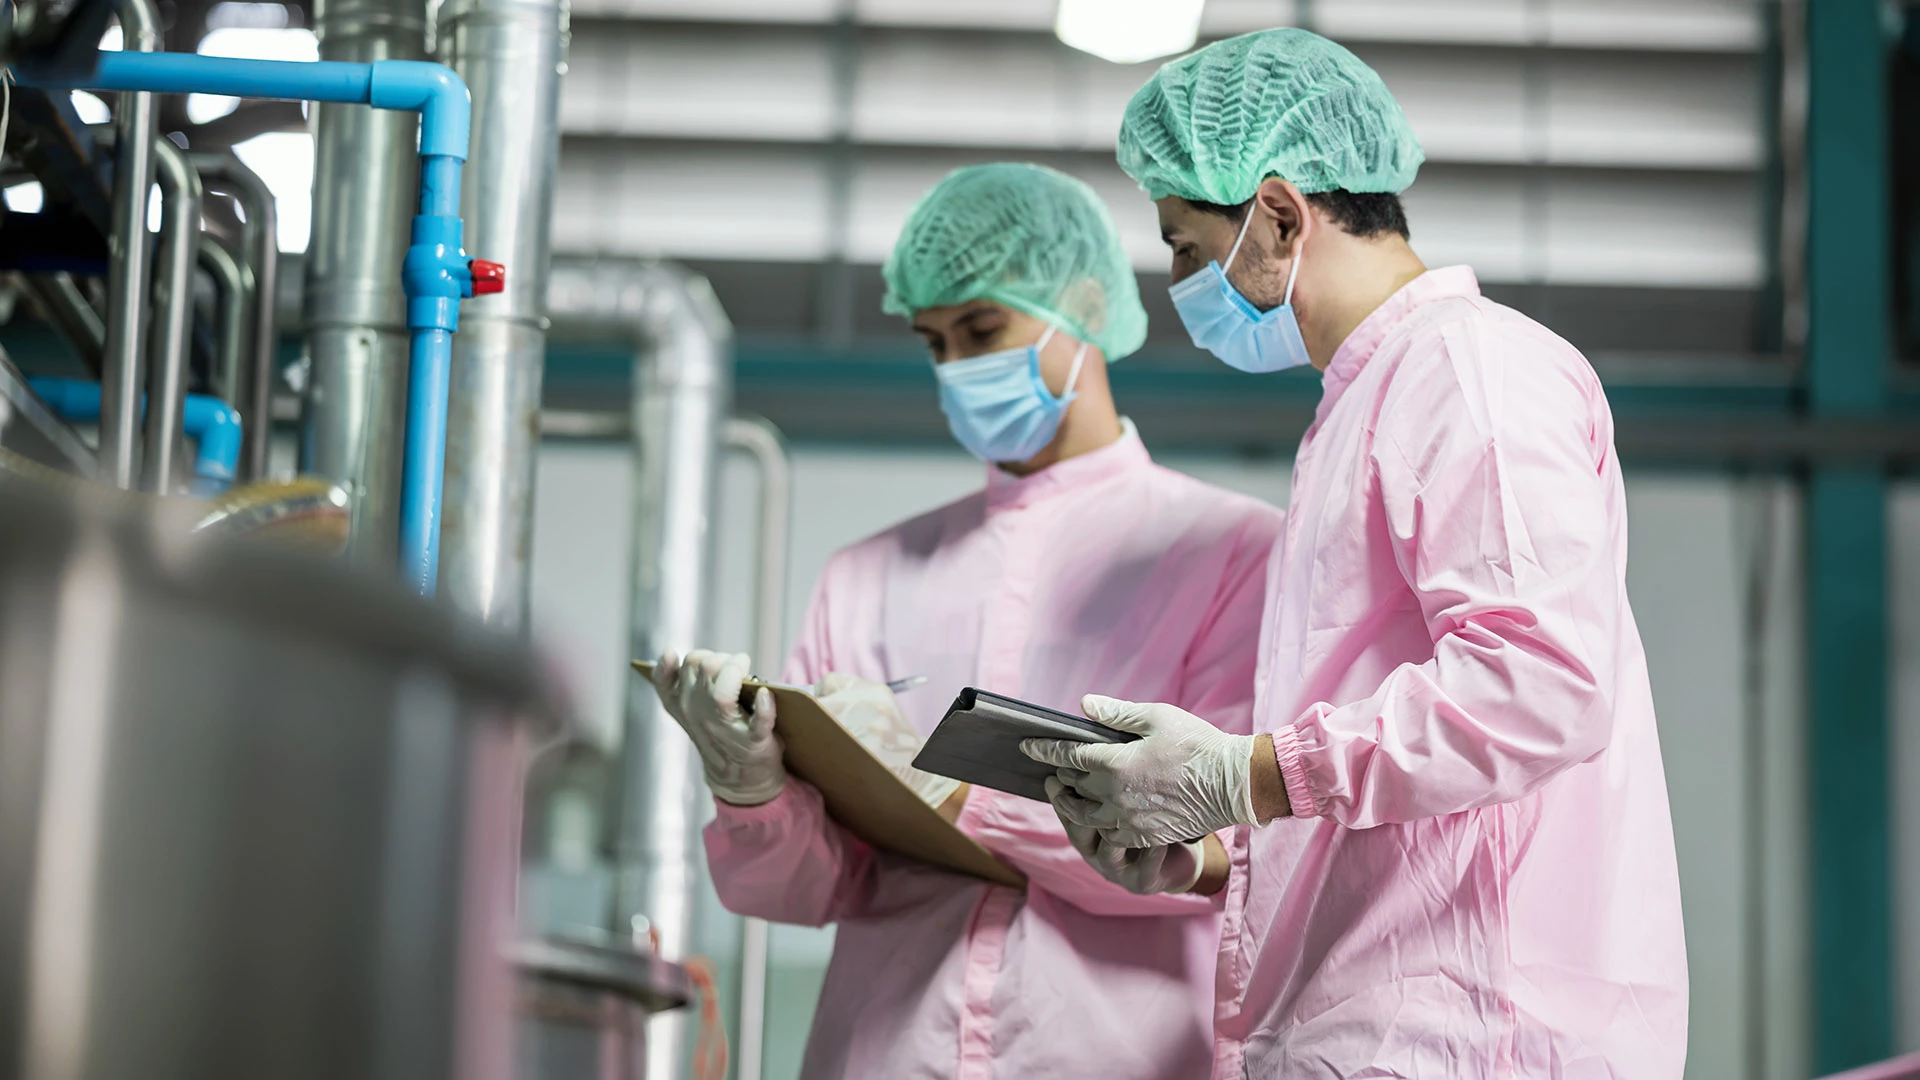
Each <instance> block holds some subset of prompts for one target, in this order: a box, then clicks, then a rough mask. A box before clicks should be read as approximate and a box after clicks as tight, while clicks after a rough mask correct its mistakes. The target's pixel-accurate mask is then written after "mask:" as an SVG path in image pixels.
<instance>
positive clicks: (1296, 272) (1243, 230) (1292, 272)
mask: <svg viewBox="0 0 1920 1080" xmlns="http://www.w3.org/2000/svg"><path fill="white" fill-rule="evenodd" d="M1254 208H1255V204H1254V203H1251V202H1249V203H1248V204H1247V216H1246V218H1245V219H1243V220H1242V221H1241V222H1240V235H1239V236H1237V237H1235V238H1234V240H1233V250H1231V251H1229V252H1227V261H1226V263H1225V264H1224V265H1223V266H1221V267H1220V273H1221V274H1222V275H1223V276H1224V275H1225V274H1226V272H1227V271H1228V270H1230V269H1232V268H1233V260H1234V257H1235V256H1237V255H1239V254H1240V245H1241V244H1243V243H1245V242H1246V239H1247V226H1249V225H1251V224H1253V214H1254ZM1306 240H1307V238H1306V237H1305V236H1302V237H1301V238H1300V240H1299V241H1298V243H1299V245H1300V247H1302V248H1304V247H1306ZM1299 276H1300V255H1299V253H1298V252H1296V253H1295V254H1294V256H1293V265H1292V266H1289V267H1288V268H1287V291H1286V295H1285V296H1283V297H1282V298H1281V300H1280V306H1281V307H1287V306H1289V305H1291V304H1292V303H1293V283H1294V280H1295V279H1296V278H1298V277H1299Z"/></svg>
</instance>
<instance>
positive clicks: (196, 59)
mask: <svg viewBox="0 0 1920 1080" xmlns="http://www.w3.org/2000/svg"><path fill="white" fill-rule="evenodd" d="M14 81H15V82H18V83H20V84H21V85H23V86H38V87H42V88H47V89H56V88H58V89H69V90H150V91H153V92H154V93H160V94H221V95H224V96H226V97H251V98H281V99H283V100H288V101H342V102H349V103H357V104H361V105H372V106H374V107H375V108H380V109H399V110H402V111H405V112H417V113H419V114H420V153H421V154H422V155H423V156H424V155H438V156H443V157H451V158H456V159H458V160H460V161H465V160H466V158H467V135H468V130H469V128H470V127H471V126H472V123H473V106H472V100H471V99H470V98H469V97H468V95H467V84H466V83H464V82H461V81H460V76H458V75H456V74H454V72H453V69H451V68H449V67H447V66H446V65H444V64H433V63H428V62H426V61H424V60H376V61H374V62H373V63H371V64H354V63H346V62H343V61H338V60H307V61H302V60H234V59H230V58H227V57H223V56H201V55H199V54H197V53H168V52H154V53H141V52H104V53H101V54H100V63H99V67H98V68H97V69H96V70H95V71H94V72H93V73H92V74H90V75H81V76H79V77H77V78H76V77H73V76H64V77H62V76H49V77H46V78H41V77H39V76H38V74H37V73H36V72H35V71H34V70H33V69H32V68H24V69H20V70H16V71H15V72H14Z"/></svg>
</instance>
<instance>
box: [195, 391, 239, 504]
mask: <svg viewBox="0 0 1920 1080" xmlns="http://www.w3.org/2000/svg"><path fill="white" fill-rule="evenodd" d="M180 426H181V429H182V430H183V431H185V432H186V433H187V436H188V437H189V438H191V439H193V440H194V444H195V445H196V446H198V447H199V452H198V453H197V454H196V455H195V457H194V461H193V493H194V494H195V495H218V494H220V493H221V492H223V491H225V490H227V488H228V487H229V486H230V485H232V483H233V472H234V469H235V467H236V466H237V465H238V464H239V461H240V444H241V443H242V442H243V441H244V440H243V439H242V434H243V432H242V429H241V423H240V412H239V410H237V409H235V408H234V407H233V406H231V405H229V404H227V403H226V402H224V401H221V400H220V399H219V398H217V397H212V396H209V395H207V394H188V395H187V404H186V409H185V410H184V412H183V413H182V415H181V422H180Z"/></svg>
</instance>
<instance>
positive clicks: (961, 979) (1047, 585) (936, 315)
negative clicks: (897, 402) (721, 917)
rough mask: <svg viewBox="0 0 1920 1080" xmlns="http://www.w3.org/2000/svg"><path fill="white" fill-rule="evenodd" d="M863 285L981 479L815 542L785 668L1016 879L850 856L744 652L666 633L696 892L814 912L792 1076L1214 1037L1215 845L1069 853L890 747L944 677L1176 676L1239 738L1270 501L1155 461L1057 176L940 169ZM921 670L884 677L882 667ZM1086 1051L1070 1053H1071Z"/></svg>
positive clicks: (985, 1068) (1125, 325)
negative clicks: (881, 528)
mask: <svg viewBox="0 0 1920 1080" xmlns="http://www.w3.org/2000/svg"><path fill="white" fill-rule="evenodd" d="M886 278H887V285H888V297H887V307H888V310H890V311H893V312H896V313H899V314H903V315H906V316H908V317H910V318H911V319H912V323H913V327H914V329H915V330H916V331H918V332H919V333H920V335H921V336H922V337H923V338H925V339H926V342H927V346H928V348H929V350H930V351H931V353H932V357H933V365H934V374H935V376H936V378H937V380H938V383H939V386H940V396H941V406H942V408H943V410H944V411H945V412H946V414H947V417H948V421H949V424H950V426H951V427H952V429H953V434H954V436H955V438H956V439H957V440H958V441H959V442H960V443H961V444H962V445H963V446H965V447H967V448H968V449H969V450H971V451H973V452H974V453H975V454H976V455H977V456H979V457H981V458H983V459H984V460H986V461H987V462H988V463H989V466H988V468H987V472H986V487H985V488H984V489H983V490H981V491H979V492H976V493H975V494H973V495H970V496H968V497H966V498H964V499H961V500H960V501H958V502H955V503H951V504H949V505H947V506H943V507H941V508H939V509H937V510H934V511H932V512H930V513H927V514H924V515H922V516H920V517H917V518H914V519H913V520H910V521H907V522H904V523H902V524H900V525H897V526H895V527H893V528H891V529H888V530H887V531H885V532H882V533H880V534H879V535H877V536H874V537H871V538H869V539H866V540H863V541H861V542H859V543H857V544H854V545H852V546H851V547H848V548H845V549H843V550H841V551H840V552H838V553H837V554H836V555H834V557H833V558H832V560H831V561H830V562H829V563H828V564H827V567H826V569H825V570H824V571H823V573H822V574H821V577H820V581H819V583H818V585H817V586H816V588H815V591H814V597H813V603H812V605H811V607H810V608H809V610H808V612H807V614H806V619H805V625H804V628H803V629H802V632H801V638H800V642H799V644H798V646H797V647H796V648H795V649H794V651H793V654H792V656H791V657H790V659H789V660H788V662H787V666H786V668H785V671H784V674H783V678H784V680H785V681H787V682H790V683H800V684H815V683H817V684H818V687H817V692H818V693H819V694H820V695H821V697H822V700H823V701H824V702H825V703H826V705H827V707H828V709H829V711H831V712H833V713H834V715H835V716H836V718H837V719H839V720H840V721H841V723H843V724H844V725H846V726H847V727H848V728H849V729H850V730H852V731H853V732H854V733H855V734H856V735H858V736H859V737H860V738H861V740H862V741H863V743H865V744H866V745H867V746H868V747H869V748H870V749H872V750H873V751H874V752H875V754H876V755H877V756H879V757H881V758H882V760H885V761H888V762H889V763H890V764H892V765H893V766H894V768H895V769H896V771H897V772H898V773H899V774H900V775H901V776H902V777H903V778H904V779H906V780H907V781H908V783H909V784H911V785H912V786H913V788H914V789H915V790H916V791H917V792H918V793H920V795H921V797H922V798H923V799H924V800H926V801H927V802H928V803H929V804H930V805H933V806H935V807H938V808H940V809H941V811H942V812H943V813H944V814H945V815H947V816H948V818H949V820H952V821H954V822H955V823H956V824H957V825H958V826H959V827H960V828H961V829H962V830H963V831H965V832H966V833H967V834H968V835H970V836H972V837H973V838H975V839H976V840H978V841H979V842H980V843H981V844H983V845H985V846H986V847H987V848H988V849H989V850H991V851H992V852H994V853H995V854H996V855H998V856H999V857H1000V858H1001V859H1002V860H1003V861H1005V862H1006V863H1007V864H1009V865H1010V866H1012V867H1014V868H1015V869H1017V870H1019V871H1020V872H1021V873H1023V874H1025V875H1026V877H1027V881H1028V885H1027V887H1026V888H1025V889H1024V890H1022V889H1012V888H1007V887H1004V886H996V885H988V884H985V883H983V882H981V881H978V880H975V879H972V878H966V877H961V876H957V875H954V874H950V873H945V872H941V871H937V870H933V869H931V868H929V867H925V866H922V865H918V864H915V863H911V862H908V861H906V860H903V859H900V858H898V857H895V856H892V855H890V854H887V853H884V852H879V851H875V850H873V849H871V848H869V847H867V846H866V845H864V844H862V843H861V842H860V841H858V840H856V839H855V838H853V837H852V836H851V835H849V834H848V833H847V832H846V831H845V830H843V829H841V828H840V827H839V826H838V825H836V824H835V823H834V822H833V821H832V820H831V819H829V818H828V817H827V816H826V814H825V813H824V811H823V809H822V805H821V800H820V795H819V793H818V792H817V791H815V790H814V789H813V788H812V787H810V786H809V785H807V784H806V783H805V782H803V781H801V780H799V779H797V778H792V777H789V776H787V775H786V774H785V771H784V769H783V768H782V767H781V764H780V748H779V745H778V740H777V739H776V738H775V736H774V735H773V733H772V726H773V721H774V713H773V701H772V698H771V696H770V695H767V694H766V693H765V692H764V691H763V692H762V693H761V694H760V695H758V697H757V700H756V701H754V702H752V703H751V711H750V713H743V711H742V709H741V708H740V706H739V698H740V688H741V680H742V678H743V677H744V676H745V675H746V674H747V672H748V670H749V665H748V660H747V658H746V657H744V656H725V655H721V654H716V653H706V652H696V653H693V654H691V655H689V656H688V657H687V658H686V660H685V662H684V663H676V662H675V658H674V657H672V656H671V655H668V656H666V657H663V658H662V660H661V664H660V667H659V669H658V670H657V672H656V676H655V680H656V685H657V686H658V687H659V688H660V691H661V695H662V698H663V699H664V700H666V701H667V703H668V710H669V711H670V712H672V713H673V714H674V716H675V717H676V719H678V720H679V721H680V723H681V724H682V726H683V727H685V728H686V729H687V732H688V734H689V735H690V736H692V738H693V739H694V741H695V743H696V745H698V746H699V748H700V751H701V757H702V760H703V762H704V763H705V766H706V772H707V780H708V785H709V787H711V788H712V789H713V792H714V794H715V796H716V802H717V813H716V817H715V819H714V821H713V823H712V824H711V825H710V826H709V827H708V829H707V834H706V836H707V856H708V861H709V863H710V865H711V868H712V874H713V880H714V884H715V886H716V887H717V889H718V891H719V894H720V897H721V899H722V900H723V901H724V902H725V903H726V905H727V906H728V907H729V908H730V909H732V910H734V911H737V912H740V913H742V914H748V915H757V916H760V917H762V918H767V919H774V920H778V921H781V922H789V923H802V924H807V925H814V926H818V925H822V924H826V923H834V924H837V927H838V930H837V935H836V937H835V942H834V952H833V959H832V962H831V965H830V966H829V968H828V971H827V978H826V984H825V986H824V988H823V989H822V991H821V996H820V1003H819V1011H818V1012H817V1014H816V1016H815V1020H814V1027H813V1031H812V1034H811V1036H810V1038H809V1040H808V1044H807V1050H806V1057H805V1061H804V1064H803V1067H802V1070H801V1073H802V1075H803V1076H804V1077H807V1078H810V1080H826V1078H842V1077H845V1078H857V1080H881V1078H885V1080H909V1078H913V1080H921V1078H924V1080H934V1078H959V1080H990V1078H998V1080H1026V1078H1040V1077H1046V1078H1050V1080H1074V1078H1087V1080H1095V1078H1098V1080H1164V1078H1172V1077H1192V1076H1198V1075H1202V1074H1204V1073H1205V1071H1206V1070H1207V1068H1208V1065H1209V1062H1210V1061H1211V1059H1212V1049H1211V1039H1212V1021H1213V1015H1212V994H1213V969H1214V958H1215V954H1216V949H1217V945H1218V942H1219V931H1220V922H1219V907H1218V901H1217V899H1215V898H1213V897H1211V896H1210V895H1209V894H1215V893H1218V891H1219V889H1220V887H1221V886H1222V885H1223V884H1224V883H1225V880H1226V875H1227V853H1226V850H1225V848H1224V846H1223V845H1222V844H1221V843H1220V841H1218V840H1216V839H1212V838H1209V839H1208V840H1207V841H1206V842H1205V843H1204V844H1202V843H1195V844H1186V845H1178V846H1175V847H1170V848H1168V849H1166V850H1165V851H1164V852H1163V853H1162V855H1161V857H1160V858H1157V859H1154V860H1150V861H1139V860H1136V862H1135V865H1133V866H1132V867H1131V875H1132V876H1131V877H1130V878H1128V881H1129V883H1130V884H1131V885H1132V886H1133V888H1134V889H1136V890H1145V889H1146V888H1147V886H1148V885H1149V883H1151V886H1152V890H1153V891H1151V892H1147V893H1146V894H1145V895H1141V894H1139V893H1138V892H1136V891H1133V890H1130V889H1128V888H1123V887H1120V886H1118V885H1115V884H1113V883H1110V882H1109V881H1107V880H1105V879H1104V878H1102V877H1101V875H1100V874H1098V873H1096V872H1095V871H1094V870H1092V869H1090V868H1089V867H1088V865H1087V864H1086V863H1085V862H1084V861H1083V860H1082V859H1081V857H1080V855H1079V854H1077V853H1076V852H1075V850H1074V848H1073V847H1072V846H1071V844H1070V843H1069V842H1068V840H1067V837H1066V834H1065V832H1064V831H1063V829H1062V827H1061V825H1060V823H1059V821H1058V820H1057V819H1056V817H1055V815H1054V811H1053V809H1052V807H1050V806H1048V805H1047V804H1046V803H1042V802H1033V801H1029V800H1024V799H1020V798H1016V797H1013V796H1009V795H1003V794H1001V793H999V792H996V791H990V790H985V789H979V788H972V789H969V788H967V787H964V786H960V785H958V784H956V783H954V782H953V781H951V780H944V779H942V778H940V777H934V776H929V775H926V774H924V773H919V772H917V771H915V770H913V769H912V768H911V766H910V765H909V764H908V762H910V761H911V760H912V757H913V755H914V753H915V752H916V751H917V749H918V747H919V745H920V742H921V740H922V738H923V737H924V736H925V734H926V733H927V732H929V731H930V730H932V728H933V726H934V724H935V723H936V722H938V720H939V719H940V717H941V715H942V713H943V711H944V709H945V707H946V705H947V703H948V701H949V700H950V699H951V697H952V695H953V693H954V692H955V691H957V690H958V689H959V688H960V687H962V686H967V685H973V686H979V687H983V688H986V689H990V690H995V691H998V692H1000V693H1004V694H1009V695H1013V696H1016V697H1020V698H1024V699H1026V700H1029V701H1034V702H1038V703H1040V704H1044V705H1050V706H1053V707H1056V708H1069V709H1070V708H1073V707H1075V705H1076V704H1077V703H1078V702H1079V700H1080V697H1081V695H1083V694H1085V693H1086V692H1087V691H1089V690H1092V689H1094V688H1103V689H1107V690H1109V691H1113V690H1114V689H1115V688H1119V692H1125V693H1128V694H1131V695H1133V696H1136V697H1140V698H1144V699H1151V700H1167V701H1176V702H1179V703H1181V705H1183V706H1184V707H1186V708H1189V709H1192V710H1194V711H1195V712H1197V713H1200V714H1201V715H1204V716H1206V717H1207V718H1208V720H1209V721H1211V722H1213V723H1216V724H1219V725H1220V727H1221V728H1222V729H1223V730H1226V731H1233V732H1241V733H1245V732H1248V731H1251V730H1252V729H1251V727H1250V726H1249V721H1250V708H1251V704H1252V697H1253V675H1254V644H1255V640H1256V637H1257V633H1258V628H1259V621H1260V609H1261V605H1262V603H1263V597H1264V591H1265V589H1264V586H1265V568H1266V565H1267V561H1268V556H1269V553H1270V551H1271V549H1272V547H1273V544H1274V541H1275V540H1276V538H1277V536H1278V533H1279V529H1280V522H1281V518H1280V515H1279V513H1278V512H1277V511H1275V510H1274V509H1273V508H1271V507H1268V506H1266V505H1264V504H1261V503H1259V502H1257V501H1255V500H1252V499H1248V498H1244V497H1241V496H1238V495H1234V494H1230V493H1228V492H1225V491H1221V490H1219V489H1216V488H1213V487H1210V486H1208V485H1205V484H1202V483H1199V482H1198V481H1195V480H1193V479H1191V478H1189V477H1186V476H1182V475H1180V474H1178V473H1174V472H1171V471H1168V470H1166V469H1163V468H1160V467H1159V466H1156V465H1155V464H1153V462H1152V460H1151V459H1150V458H1149V457H1148V455H1147V451H1146V448H1145V447H1144V446H1142V445H1141V442H1140V439H1139V436H1138V435H1137V434H1135V433H1134V431H1133V429H1132V427H1131V425H1129V424H1127V423H1126V422H1125V421H1123V420H1122V419H1121V418H1120V417H1119V416H1118V414H1117V413H1116V412H1115V408H1114V403H1113V398H1112V396H1111V394H1110V393H1109V391H1108V385H1107V378H1106V362H1107V361H1108V360H1112V359H1117V358H1119V357H1121V356H1124V355H1126V354H1127V353H1130V352H1132V351H1133V350H1135V349H1137V348H1138V347H1139V346H1140V343H1141V341H1142V340H1143V338H1144V336H1145V325H1146V315H1145V312H1144V310H1142V309H1141V307H1140V301H1139V295H1138V292H1137V288H1136V285H1135V279H1134V274H1133V269H1132V267H1131V265H1130V264H1129V262H1128V260H1127V258H1126V255H1125V253H1124V251H1122V249H1121V247H1120V242H1119V238H1118V237H1117V235H1116V234H1115V232H1114V227H1113V224H1112V221H1111V219H1110V218H1109V217H1108V215H1107V212H1106V210H1105V208H1104V207H1103V206H1101V204H1100V203H1099V201H1098V200H1097V198H1096V197H1095V196H1094V195H1093V193H1092V191H1091V190H1089V189H1088V188H1087V187H1086V185H1084V184H1082V183H1080V182H1079V181H1077V180H1073V179H1071V178H1069V177H1067V176H1064V175H1062V174H1060V173H1057V172H1054V171H1052V170H1050V169H1043V168H1040V167H1037V166H1031V165H988V166H977V167H972V168H967V169H962V170H959V171H958V172H956V173H954V174H953V175H951V176H949V177H948V178H947V179H946V180H943V181H942V182H941V183H940V184H939V185H938V186H937V187H935V188H934V189H933V191H932V192H930V193H929V194H928V195H927V196H926V197H925V198H924V199H923V200H922V202H921V203H920V205H919V206H918V207H917V208H916V209H915V211H914V212H913V215H912V216H911V217H910V219H909V220H908V222H907V225H906V227H905V230H904V231H903V233H902V235H901V237H900V240H899V241H898V243H897V244H896V246H895V249H894V253H893V257H892V259H891V260H889V262H888V265H887V268H886ZM916 675H919V676H925V677H926V678H927V680H928V686H927V689H926V690H925V691H923V692H920V693H913V694H906V695H904V696H902V697H901V698H899V699H898V700H896V699H895V698H894V696H893V694H892V693H890V692H889V691H888V689H887V687H886V686H885V685H884V682H885V681H887V680H893V679H899V678H903V677H910V676H916ZM1096 1050H1097V1051H1098V1052H1097V1053H1096V1052H1095V1051H1096Z"/></svg>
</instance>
